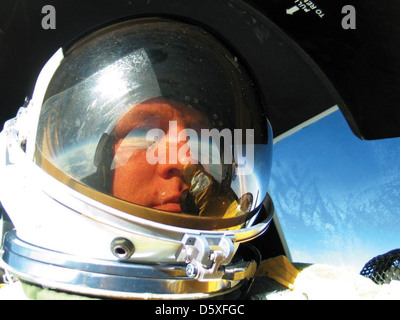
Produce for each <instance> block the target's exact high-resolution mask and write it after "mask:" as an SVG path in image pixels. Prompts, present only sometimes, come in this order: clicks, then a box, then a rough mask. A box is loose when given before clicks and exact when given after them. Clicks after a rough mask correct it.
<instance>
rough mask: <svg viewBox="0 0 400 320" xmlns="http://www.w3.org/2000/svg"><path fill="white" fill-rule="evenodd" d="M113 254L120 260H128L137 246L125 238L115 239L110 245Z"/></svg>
mask: <svg viewBox="0 0 400 320" xmlns="http://www.w3.org/2000/svg"><path fill="white" fill-rule="evenodd" d="M110 249H111V252H112V254H113V255H114V256H115V257H117V258H118V259H120V260H128V259H129V258H130V257H131V256H132V254H133V253H134V252H135V246H134V245H133V243H132V242H131V241H129V240H128V239H125V238H115V239H114V240H113V241H112V242H111V245H110Z"/></svg>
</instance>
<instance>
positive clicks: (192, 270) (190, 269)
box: [186, 263, 199, 278]
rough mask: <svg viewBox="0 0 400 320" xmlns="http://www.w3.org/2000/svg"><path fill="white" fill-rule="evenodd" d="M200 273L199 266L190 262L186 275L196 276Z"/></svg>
mask: <svg viewBox="0 0 400 320" xmlns="http://www.w3.org/2000/svg"><path fill="white" fill-rule="evenodd" d="M198 273H199V270H198V268H197V267H196V265H195V264H193V263H189V264H188V265H187V266H186V275H187V276H188V277H189V278H196V277H197V275H198Z"/></svg>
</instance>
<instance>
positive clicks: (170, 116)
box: [114, 98, 210, 136]
mask: <svg viewBox="0 0 400 320" xmlns="http://www.w3.org/2000/svg"><path fill="white" fill-rule="evenodd" d="M156 116H157V117H159V119H160V124H161V123H168V121H171V120H176V121H179V122H181V121H182V123H183V125H185V126H187V127H193V126H196V127H199V126H200V127H204V128H209V127H210V125H209V123H210V122H209V120H208V119H207V117H206V116H205V115H204V114H203V113H201V112H200V111H198V110H196V109H194V108H193V107H191V106H188V105H185V104H182V103H178V102H174V101H169V100H166V99H163V98H154V99H151V100H148V101H145V102H142V103H140V104H137V105H134V106H132V107H131V108H130V109H129V110H128V111H127V112H126V113H125V114H124V115H123V116H122V117H121V118H120V119H119V120H118V122H117V124H116V126H115V129H114V131H115V133H116V134H117V135H118V136H121V135H125V134H127V133H128V132H129V131H130V130H132V129H133V128H135V127H136V126H138V125H140V124H141V123H142V122H143V121H145V120H147V119H149V118H152V117H156Z"/></svg>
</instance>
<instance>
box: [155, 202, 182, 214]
mask: <svg viewBox="0 0 400 320" xmlns="http://www.w3.org/2000/svg"><path fill="white" fill-rule="evenodd" d="M153 209H157V210H164V211H170V212H182V209H181V205H180V204H179V203H176V202H169V203H164V204H161V205H159V206H155V207H153Z"/></svg>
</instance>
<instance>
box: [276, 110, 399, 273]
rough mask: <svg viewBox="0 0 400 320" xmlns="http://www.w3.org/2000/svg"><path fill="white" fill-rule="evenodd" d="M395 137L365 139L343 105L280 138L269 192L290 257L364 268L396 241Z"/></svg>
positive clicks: (397, 199)
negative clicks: (345, 114) (356, 132)
mask: <svg viewBox="0 0 400 320" xmlns="http://www.w3.org/2000/svg"><path fill="white" fill-rule="evenodd" d="M399 160H400V138H395V139H384V140H376V141H362V140H360V139H358V138H357V137H356V136H355V135H354V134H353V133H352V132H351V131H350V129H349V127H348V125H347V122H346V121H345V119H344V117H343V115H342V114H341V112H340V111H336V112H334V113H332V114H331V115H329V116H327V117H325V118H323V119H321V120H319V121H318V122H316V123H314V124H312V125H310V126H308V127H306V128H304V129H302V130H300V131H298V132H296V133H294V134H293V135H290V136H289V137H287V138H285V139H283V140H281V141H279V142H277V143H276V144H275V146H274V158H273V165H272V176H271V182H270V193H271V196H272V198H273V200H274V204H275V207H276V211H277V215H278V218H279V221H280V223H281V225H282V229H283V232H284V235H285V238H286V241H287V243H288V246H289V249H290V252H291V255H292V258H293V261H296V262H309V263H324V264H331V265H338V266H346V267H349V268H351V269H355V270H356V271H361V269H362V267H363V266H364V264H365V263H367V262H368V260H370V259H372V258H373V257H375V256H376V255H379V254H383V253H386V252H387V251H390V250H392V249H396V248H400V241H399V228H400V161H399Z"/></svg>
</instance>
